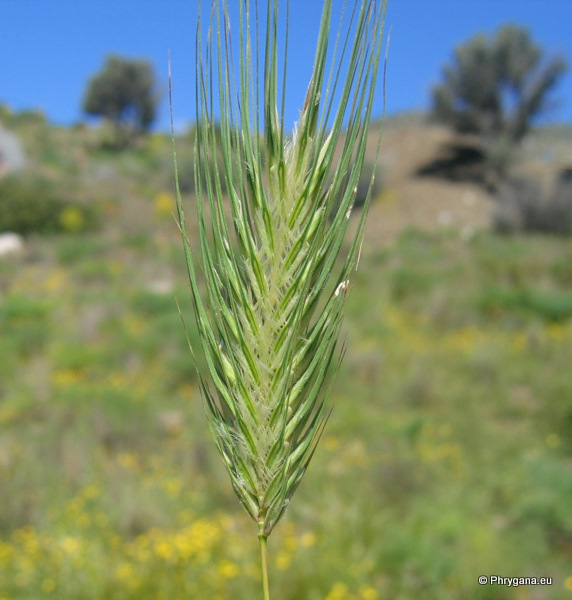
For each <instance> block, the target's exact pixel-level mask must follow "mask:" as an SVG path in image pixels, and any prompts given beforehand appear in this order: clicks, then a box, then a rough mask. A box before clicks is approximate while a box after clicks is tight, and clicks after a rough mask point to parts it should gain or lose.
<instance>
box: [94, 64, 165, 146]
mask: <svg viewBox="0 0 572 600" xmlns="http://www.w3.org/2000/svg"><path fill="white" fill-rule="evenodd" d="M156 88H157V83H156V81H155V76H154V74H153V68H152V66H151V64H150V63H148V62H147V61H145V60H132V59H127V58H123V57H121V56H109V57H107V60H106V61H105V65H104V67H103V68H102V70H101V71H100V72H99V73H97V74H96V75H94V76H93V77H92V78H91V79H90V81H89V83H88V86H87V90H86V93H85V98H84V100H83V110H84V111H85V112H86V113H87V114H88V115H93V116H98V117H104V118H105V119H107V120H108V121H109V122H110V123H111V124H112V125H113V137H112V138H110V139H109V140H108V142H107V143H108V145H109V147H112V148H117V149H120V148H124V147H126V146H128V145H129V144H131V143H132V142H133V140H134V139H135V135H136V134H137V133H141V132H144V131H147V130H148V129H149V127H150V126H151V124H152V123H153V121H154V120H155V109H156V105H157V101H158V99H159V98H158V95H157V89H156Z"/></svg>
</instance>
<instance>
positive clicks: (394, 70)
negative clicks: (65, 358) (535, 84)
mask: <svg viewBox="0 0 572 600" xmlns="http://www.w3.org/2000/svg"><path fill="white" fill-rule="evenodd" d="M203 1H204V0H203ZM352 1H353V0H349V2H350V3H351V2H352ZM237 2H238V0H231V2H230V4H231V5H232V4H235V5H236V3H237ZM334 2H335V5H336V6H337V7H340V6H341V5H342V4H343V0H334ZM260 3H261V4H264V0H260ZM197 4H198V0H0V57H1V58H0V103H5V104H8V105H9V106H10V107H11V108H12V109H14V110H21V109H40V110H42V111H43V112H44V113H45V114H46V116H47V118H48V119H49V120H50V121H52V122H55V123H57V124H64V125H65V124H72V123H75V122H77V121H79V120H81V119H82V116H83V115H82V112H81V102H82V97H83V94H84V92H85V88H86V84H87V81H88V79H89V77H90V76H91V75H92V74H94V73H96V72H97V71H98V70H99V69H100V68H101V67H102V65H103V62H104V59H105V56H106V55H107V54H110V53H115V54H119V55H122V56H126V57H132V58H135V57H137V58H145V59H147V60H149V61H151V63H152V64H153V67H154V69H155V73H156V75H157V78H158V80H159V82H160V84H161V86H162V89H163V90H164V91H165V92H166V88H167V57H168V52H169V50H170V52H171V57H172V70H173V86H174V106H175V118H176V122H177V123H178V124H179V125H180V126H183V125H184V124H185V123H188V122H191V121H192V120H193V115H194V110H195V109H194V37H195V24H196V18H197ZM321 6H322V2H321V1H320V0H291V9H290V10H291V40H290V53H289V83H288V86H289V87H288V92H287V105H286V122H287V123H293V122H294V121H295V120H296V118H297V114H298V109H299V107H300V106H301V103H302V101H303V97H304V93H305V88H306V85H307V81H308V77H309V73H310V69H311V64H312V57H313V53H314V47H315V41H316V35H317V31H318V25H319V20H320V13H321ZM508 22H511V23H515V24H517V25H521V26H525V27H527V28H529V29H530V31H531V33H532V35H533V38H534V39H535V41H536V42H537V43H539V44H540V45H541V46H542V47H543V48H544V49H545V50H546V51H547V52H548V54H556V53H561V54H563V55H564V56H566V57H567V58H568V60H569V61H570V62H571V63H572V0H389V8H388V14H387V30H388V29H389V27H391V28H392V34H391V45H390V50H389V64H388V76H387V110H388V113H389V114H393V113H397V112H402V111H407V110H415V109H426V108H427V107H428V105H429V101H430V89H431V86H432V85H433V84H435V83H436V82H438V81H439V77H440V71H441V68H442V66H443V65H444V64H445V63H446V62H447V61H448V59H449V58H450V56H451V53H452V50H453V48H454V47H455V45H458V44H460V43H462V42H464V41H466V40H467V39H468V38H470V37H471V36H473V35H474V34H475V33H477V32H480V31H482V32H488V33H492V32H494V30H495V29H496V28H497V27H498V26H499V25H502V24H505V23H508ZM571 67H572V64H571ZM553 100H554V106H553V108H552V109H551V111H550V113H549V114H548V115H547V116H546V117H545V120H546V121H548V122H562V121H565V122H572V70H571V72H570V73H568V74H567V75H566V76H565V78H564V79H563V80H562V82H561V84H560V85H559V86H558V88H557V90H556V92H555V94H554V95H553ZM380 112H381V100H379V101H378V103H377V113H378V114H379V113H380ZM167 124H168V103H167V98H166V95H165V96H164V98H163V101H162V102H161V104H160V106H159V109H158V119H157V127H159V128H166V127H167Z"/></svg>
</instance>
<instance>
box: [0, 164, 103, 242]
mask: <svg viewBox="0 0 572 600" xmlns="http://www.w3.org/2000/svg"><path fill="white" fill-rule="evenodd" d="M97 223H98V219H97V214H96V211H95V210H94V209H93V208H91V207H86V206H79V205H76V204H74V203H72V202H68V201H65V200H63V199H62V198H60V197H59V196H58V195H57V193H56V191H55V190H54V188H53V186H52V185H51V184H50V183H49V182H46V181H44V180H41V179H35V180H34V179H27V178H24V177H19V176H15V175H10V176H7V177H4V178H3V179H2V180H1V181H0V231H13V232H15V233H21V234H28V233H55V232H58V231H71V232H78V231H85V230H87V229H92V228H94V226H96V225H97Z"/></svg>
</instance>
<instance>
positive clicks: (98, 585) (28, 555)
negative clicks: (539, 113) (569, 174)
mask: <svg viewBox="0 0 572 600" xmlns="http://www.w3.org/2000/svg"><path fill="white" fill-rule="evenodd" d="M3 123H4V125H5V126H6V127H7V128H9V129H10V130H11V131H14V132H16V133H17V134H18V136H20V138H21V140H22V144H23V147H24V150H25V153H26V156H27V167H26V171H25V177H21V176H19V175H17V174H8V175H6V176H4V178H2V179H0V193H1V192H2V189H4V190H6V189H9V190H10V197H11V198H15V197H16V196H17V197H18V198H20V199H22V198H23V199H24V200H22V201H21V202H20V203H19V204H16V206H19V207H24V206H27V205H29V204H30V203H32V204H33V202H34V201H35V200H34V199H37V198H36V197H37V196H40V195H41V196H42V197H46V198H52V200H49V202H51V204H47V206H48V208H49V210H48V211H47V213H46V214H45V215H43V214H42V215H40V216H38V212H37V210H36V209H34V210H32V211H31V212H29V213H28V214H18V213H17V211H16V210H15V209H14V208H12V209H11V210H10V211H9V214H10V217H11V218H12V219H16V218H17V219H19V221H18V222H19V223H28V224H29V226H27V227H28V229H24V230H23V231H24V233H26V236H25V238H24V245H23V248H22V249H20V250H19V251H17V252H14V253H13V254H9V255H6V256H3V257H2V258H0V357H1V360H0V490H1V491H0V599H1V600H48V599H50V598H57V599H58V600H130V599H132V600H135V599H138V600H139V599H157V600H161V599H169V600H188V599H191V598H197V599H198V598H201V599H202V598H211V599H213V600H227V599H228V600H230V599H231V598H232V599H233V600H234V599H236V600H241V599H244V600H246V599H247V598H248V599H250V598H253V597H257V596H258V594H259V587H260V582H259V580H258V577H259V575H258V551H257V542H256V536H255V533H256V532H255V526H254V525H253V524H252V523H251V522H250V521H249V520H248V518H247V516H246V513H244V511H242V509H241V508H240V507H239V505H238V502H237V501H236V499H235V497H234V494H233V492H232V490H231V487H230V485H229V481H228V480H227V476H226V473H225V472H224V469H223V466H222V462H221V461H220V459H219V457H218V456H217V455H216V450H215V448H214V444H213V443H212V441H211V439H210V434H209V432H208V428H207V425H206V420H205V415H204V410H203V407H202V401H201V398H200V394H199V391H198V386H197V378H196V376H195V373H194V370H193V367H192V363H191V357H190V354H189V351H188V348H187V343H186V339H185V333H184V330H183V327H182V324H181V319H180V316H179V314H178V310H177V305H176V301H175V298H176V299H177V300H178V302H179V304H180V306H181V309H182V311H183V314H184V315H185V316H186V325H187V330H188V334H189V336H190V337H191V339H193V338H194V337H195V336H196V333H195V329H194V326H193V322H192V317H191V312H190V305H189V298H188V290H187V285H186V275H185V268H184V262H183V254H182V249H181V242H180V238H179V233H178V230H177V227H176V225H175V222H174V219H173V217H172V212H173V210H174V199H173V195H172V190H173V185H172V179H173V172H172V171H173V169H172V158H171V154H170V140H169V138H168V137H167V136H165V135H163V134H159V133H154V134H149V135H147V136H146V137H144V138H142V139H141V140H140V141H139V142H138V143H137V144H136V145H135V146H134V147H132V148H129V149H126V150H123V151H121V152H116V151H114V150H110V149H106V148H105V147H104V146H102V145H101V143H100V137H99V136H100V134H101V132H100V130H97V129H95V130H94V129H88V128H85V127H83V126H77V127H75V128H63V127H56V126H52V125H50V124H48V123H46V122H45V120H44V119H43V118H42V117H41V115H37V114H35V113H25V114H10V113H6V114H4V116H3ZM562 131H563V132H564V133H562V135H560V136H559V137H558V136H557V137H558V139H559V144H560V146H559V147H561V149H560V152H561V153H562V154H561V157H562V158H563V159H566V158H567V157H570V152H571V149H572V143H571V142H570V137H569V130H566V129H565V128H564V129H563V130H562ZM566 132H568V133H566ZM448 135H449V133H448V132H447V130H445V129H444V128H441V127H439V126H434V125H427V124H426V123H425V122H424V120H423V119H422V118H421V117H418V118H412V117H407V118H406V119H399V118H396V119H390V120H389V122H388V123H387V124H386V137H385V139H384V142H383V148H382V170H383V175H382V178H381V179H382V183H381V184H380V185H379V188H378V190H377V193H376V198H375V200H374V203H373V206H372V212H371V221H370V227H369V230H368V234H367V241H366V244H365V246H364V253H363V257H362V262H361V267H360V271H359V273H358V276H357V279H356V282H355V286H354V288H353V292H352V296H351V300H350V304H349V309H348V310H349V312H348V317H347V319H346V322H345V326H344V332H343V337H344V339H345V343H346V346H347V351H346V356H345V359H344V361H343V363H342V366H341V369H340V371H339V374H338V376H337V379H336V384H335V385H334V387H333V391H332V401H333V404H334V411H333V413H332V416H331V418H330V421H329V423H328V426H327V430H326V433H325V435H324V438H323V440H322V442H321V444H320V447H319V449H318V451H317V453H316V456H315V458H314V461H313V463H312V465H311V467H310V469H309V472H308V474H307V476H306V478H305V480H304V483H303V484H302V485H301V488H300V490H299V492H298V494H297V495H296V498H295V500H294V502H293V503H292V505H291V507H290V508H289V511H288V513H287V516H286V519H285V521H284V522H283V523H281V525H280V526H279V527H278V528H277V530H276V532H275V534H274V535H273V536H272V538H271V539H270V556H271V564H270V568H271V585H272V588H273V589H274V590H275V591H276V592H275V593H276V597H277V598H278V597H280V598H281V599H283V600H301V599H304V600H377V599H379V600H382V599H392V600H412V599H414V598H415V599H416V598H423V599H424V600H447V599H449V600H465V599H482V600H485V599H488V600H497V599H499V600H501V599H505V598H511V599H512V598H514V599H518V600H545V599H551V600H552V599H554V600H560V599H563V600H564V599H565V598H570V597H571V594H572V567H571V565H572V501H571V499H572V462H571V461H572V402H571V399H572V377H571V376H570V364H571V362H572V292H571V289H572V239H571V238H570V237H565V236H552V235H549V234H541V233H535V234H527V235H525V234H515V235H512V236H503V235H500V234H497V233H494V231H492V229H491V227H490V215H491V211H492V208H493V202H494V201H493V199H492V197H491V196H489V195H488V194H487V192H486V191H483V189H482V187H479V186H476V185H475V184H473V183H470V182H469V183H467V182H462V181H461V182H459V181H452V180H450V179H443V178H439V177H432V176H426V175H419V174H418V171H419V167H420V166H421V165H422V164H426V163H427V161H429V160H430V159H431V158H432V157H433V158H434V157H435V154H436V152H437V150H438V147H439V143H440V141H442V140H443V139H445V138H446V137H447V136H448ZM554 135H555V134H554V131H553V130H551V131H548V132H547V131H545V130H539V131H536V132H535V133H534V136H536V138H538V139H539V140H546V139H549V138H550V136H554ZM191 138H192V136H191V134H188V135H186V136H180V138H179V139H178V146H179V154H180V157H181V169H182V177H183V181H184V182H188V183H185V184H184V185H185V201H186V203H187V206H188V212H189V214H192V209H193V196H192V178H191V175H190V174H191V173H192V171H191V169H192V161H191ZM536 138H535V139H536ZM543 143H545V142H543ZM538 144H539V145H537V146H534V144H531V145H529V147H528V150H527V152H528V153H529V154H528V155H527V156H526V157H525V159H526V160H528V161H529V162H528V163H526V164H527V165H528V167H526V168H528V169H533V168H536V169H537V170H542V169H543V168H544V167H543V165H547V164H548V163H547V162H546V160H545V154H544V153H543V151H542V149H540V150H539V148H541V146H542V144H541V143H540V142H538ZM553 164H554V163H553V162H551V163H550V165H553ZM550 165H548V166H546V168H552V167H551V166H550ZM31 174H33V175H31ZM6 186H8V187H6ZM7 196H8V195H7V194H6V192H5V195H4V197H7ZM33 206H34V205H33ZM34 219H36V221H34ZM48 225H49V227H48ZM480 575H500V576H505V577H517V576H519V577H527V576H528V577H531V576H536V577H552V578H553V585H551V586H546V587H540V586H537V587H532V586H529V587H526V586H521V587H518V588H509V587H501V586H480V585H478V584H477V578H478V577H479V576H480Z"/></svg>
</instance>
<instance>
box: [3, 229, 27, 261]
mask: <svg viewBox="0 0 572 600" xmlns="http://www.w3.org/2000/svg"><path fill="white" fill-rule="evenodd" d="M23 250H24V238H23V237H22V236H21V235H18V234H17V233H12V232H6V233H0V258H2V257H4V256H7V255H9V254H19V253H20V252H22V251H23Z"/></svg>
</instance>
